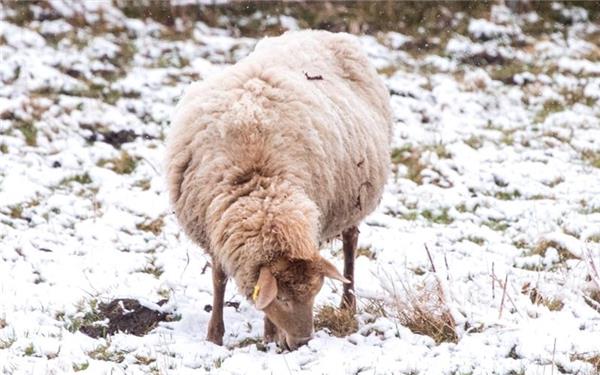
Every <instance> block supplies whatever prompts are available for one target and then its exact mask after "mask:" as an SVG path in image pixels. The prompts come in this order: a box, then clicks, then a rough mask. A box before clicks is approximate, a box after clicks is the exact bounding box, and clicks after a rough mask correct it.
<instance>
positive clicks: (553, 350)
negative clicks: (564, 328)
mask: <svg viewBox="0 0 600 375" xmlns="http://www.w3.org/2000/svg"><path fill="white" fill-rule="evenodd" d="M555 353H556V337H555V338H554V347H553V348H552V375H554V354H555Z"/></svg>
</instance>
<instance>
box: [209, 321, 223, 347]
mask: <svg viewBox="0 0 600 375" xmlns="http://www.w3.org/2000/svg"><path fill="white" fill-rule="evenodd" d="M224 334H225V328H224V327H223V326H222V325H221V326H219V325H216V326H213V325H212V324H209V326H208V333H207V334H206V339H207V340H208V341H210V342H212V343H213V344H217V345H223V335H224Z"/></svg>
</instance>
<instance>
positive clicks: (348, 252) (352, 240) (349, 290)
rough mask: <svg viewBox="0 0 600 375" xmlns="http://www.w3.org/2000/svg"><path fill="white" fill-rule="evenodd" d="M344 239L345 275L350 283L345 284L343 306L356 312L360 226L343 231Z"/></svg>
mask: <svg viewBox="0 0 600 375" xmlns="http://www.w3.org/2000/svg"><path fill="white" fill-rule="evenodd" d="M342 238H343V241H344V245H343V249H344V277H345V278H346V279H348V280H350V283H347V284H344V294H343V295H342V304H341V306H340V307H341V308H344V309H348V310H351V311H352V312H356V296H355V295H354V258H355V257H356V246H357V245H358V227H350V228H348V229H346V230H345V231H344V232H342Z"/></svg>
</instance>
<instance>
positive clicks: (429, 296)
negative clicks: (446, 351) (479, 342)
mask: <svg viewBox="0 0 600 375" xmlns="http://www.w3.org/2000/svg"><path fill="white" fill-rule="evenodd" d="M382 287H383V289H384V290H385V292H386V294H387V297H388V298H389V304H390V310H391V314H392V316H394V317H395V318H396V319H398V321H399V322H400V324H402V325H403V326H406V327H407V328H408V329H410V330H411V331H412V332H414V333H416V334H420V335H426V336H429V337H431V338H432V339H433V340H434V341H435V342H436V343H438V344H439V343H442V342H457V341H458V333H457V331H456V322H455V320H454V317H453V316H452V314H451V313H450V308H449V306H448V304H447V302H446V297H445V292H444V290H443V289H442V284H441V283H440V282H439V280H438V279H437V278H433V279H426V280H424V281H422V282H421V283H419V284H417V285H409V284H408V282H407V281H406V280H403V279H401V278H400V277H399V275H398V274H396V275H394V276H393V277H390V276H387V277H385V278H384V279H382Z"/></svg>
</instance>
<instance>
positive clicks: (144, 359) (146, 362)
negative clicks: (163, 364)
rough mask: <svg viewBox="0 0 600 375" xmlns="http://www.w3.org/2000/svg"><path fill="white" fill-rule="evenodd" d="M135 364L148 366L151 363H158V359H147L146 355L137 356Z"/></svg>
mask: <svg viewBox="0 0 600 375" xmlns="http://www.w3.org/2000/svg"><path fill="white" fill-rule="evenodd" d="M134 357H135V364H137V365H144V366H148V365H149V364H151V363H154V362H156V358H152V357H147V356H145V355H141V354H136V355H135V356H134Z"/></svg>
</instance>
